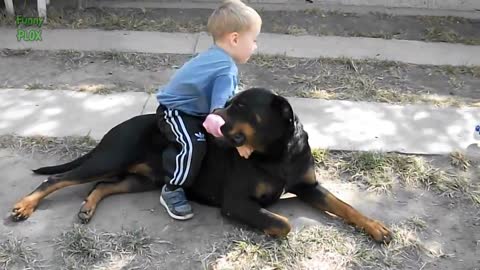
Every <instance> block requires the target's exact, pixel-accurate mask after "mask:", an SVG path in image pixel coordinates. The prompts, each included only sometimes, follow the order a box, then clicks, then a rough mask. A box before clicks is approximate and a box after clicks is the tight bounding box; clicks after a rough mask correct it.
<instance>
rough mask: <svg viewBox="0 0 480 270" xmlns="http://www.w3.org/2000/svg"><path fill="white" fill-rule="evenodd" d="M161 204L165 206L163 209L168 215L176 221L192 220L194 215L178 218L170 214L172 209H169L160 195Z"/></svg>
mask: <svg viewBox="0 0 480 270" xmlns="http://www.w3.org/2000/svg"><path fill="white" fill-rule="evenodd" d="M160 203H161V204H162V205H163V207H164V208H165V210H167V213H168V215H169V216H170V217H172V218H174V219H178V220H186V219H191V218H192V217H193V213H192V214H188V215H185V216H177V215H175V214H174V213H172V212H170V209H169V208H168V206H167V203H166V202H165V201H164V200H163V198H162V196H161V195H160Z"/></svg>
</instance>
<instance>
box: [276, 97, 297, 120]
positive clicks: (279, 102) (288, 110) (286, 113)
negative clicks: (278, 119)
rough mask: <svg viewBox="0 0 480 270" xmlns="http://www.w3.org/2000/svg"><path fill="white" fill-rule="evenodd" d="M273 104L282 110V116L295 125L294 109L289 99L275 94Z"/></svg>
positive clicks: (278, 109)
mask: <svg viewBox="0 0 480 270" xmlns="http://www.w3.org/2000/svg"><path fill="white" fill-rule="evenodd" d="M272 106H273V107H274V108H275V109H276V110H277V111H279V112H280V114H281V115H282V118H283V119H285V120H286V121H287V122H288V123H289V124H292V125H293V109H292V106H291V105H290V102H288V100H287V99H286V98H284V97H282V96H280V95H275V96H274V98H273V101H272Z"/></svg>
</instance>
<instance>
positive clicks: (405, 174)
mask: <svg viewBox="0 0 480 270" xmlns="http://www.w3.org/2000/svg"><path fill="white" fill-rule="evenodd" d="M312 152H313V155H314V157H315V159H316V161H317V166H319V167H320V168H322V169H324V170H327V171H328V172H329V174H336V175H337V177H340V176H342V175H343V176H345V177H347V179H349V180H350V181H356V182H358V183H361V184H363V185H365V187H366V188H367V189H368V190H372V191H375V192H381V193H389V192H391V190H392V188H393V186H394V184H395V183H400V184H401V185H404V186H409V187H417V188H425V189H427V190H432V191H434V192H437V193H439V194H442V195H444V196H448V197H452V198H466V199H469V200H471V202H472V203H474V204H476V205H480V185H478V184H476V183H474V182H472V181H471V180H470V179H468V178H467V177H465V176H463V175H462V174H460V173H459V172H456V171H451V170H447V169H445V170H443V169H439V168H435V167H434V166H433V165H432V164H430V163H429V162H428V161H427V160H426V159H425V158H424V157H421V156H413V155H401V154H396V153H379V152H333V153H332V152H325V151H324V150H318V149H316V150H314V151H312ZM459 162H460V161H459ZM461 164H464V163H461Z"/></svg>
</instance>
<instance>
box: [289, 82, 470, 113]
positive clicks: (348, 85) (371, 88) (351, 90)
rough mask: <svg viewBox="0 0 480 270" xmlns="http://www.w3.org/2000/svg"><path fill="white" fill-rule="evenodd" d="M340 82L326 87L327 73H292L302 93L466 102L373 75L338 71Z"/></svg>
mask: <svg viewBox="0 0 480 270" xmlns="http://www.w3.org/2000/svg"><path fill="white" fill-rule="evenodd" d="M332 76H336V77H337V80H336V82H337V84H338V85H339V86H336V87H329V88H325V82H324V78H325V75H316V76H310V75H293V76H292V80H291V81H290V82H289V83H290V85H297V86H298V87H299V88H298V90H300V94H299V96H301V97H306V98H324V99H337V100H352V101H374V102H382V103H392V104H434V105H438V106H461V105H465V103H464V102H462V101H460V100H458V99H457V98H455V97H444V96H438V95H432V94H428V93H426V92H425V93H421V92H417V93H414V92H412V91H408V90H403V91H402V90H400V89H398V88H393V87H384V86H381V85H379V84H378V83H377V81H376V80H375V79H374V78H372V77H371V76H370V75H366V74H336V75H332Z"/></svg>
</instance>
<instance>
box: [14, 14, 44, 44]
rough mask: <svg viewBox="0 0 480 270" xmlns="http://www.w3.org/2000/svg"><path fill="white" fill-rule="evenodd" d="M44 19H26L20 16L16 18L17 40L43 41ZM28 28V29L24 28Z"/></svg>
mask: <svg viewBox="0 0 480 270" xmlns="http://www.w3.org/2000/svg"><path fill="white" fill-rule="evenodd" d="M43 22H44V19H43V18H41V17H24V16H22V15H18V16H17V17H16V18H15V24H16V26H17V40H18V41H20V40H23V41H42V30H41V29H40V28H41V27H42V25H43ZM22 27H26V28H22Z"/></svg>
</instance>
